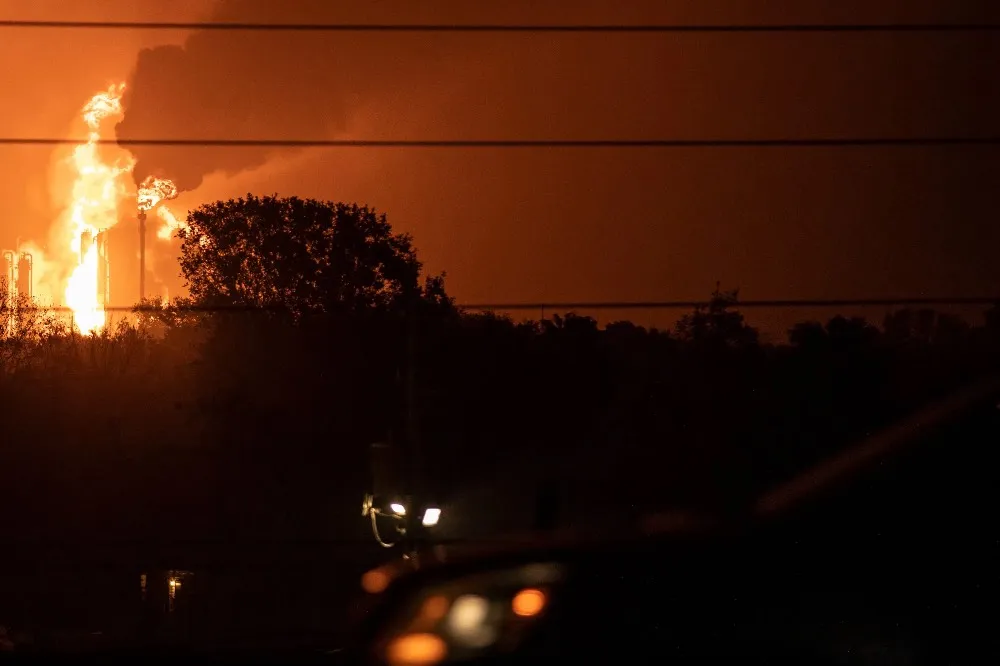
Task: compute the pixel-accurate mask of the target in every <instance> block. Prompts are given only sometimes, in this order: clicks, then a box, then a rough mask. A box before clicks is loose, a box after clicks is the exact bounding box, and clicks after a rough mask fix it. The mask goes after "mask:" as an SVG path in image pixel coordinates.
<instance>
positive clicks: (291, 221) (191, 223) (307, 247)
mask: <svg viewBox="0 0 1000 666" xmlns="http://www.w3.org/2000/svg"><path fill="white" fill-rule="evenodd" d="M187 222H188V226H187V228H184V229H182V230H180V231H179V232H178V233H179V236H180V238H181V241H182V244H181V257H180V266H181V274H182V276H183V277H184V279H185V280H186V282H187V288H188V290H189V293H190V300H191V302H192V303H193V304H196V305H201V306H248V307H261V308H269V307H278V308H282V309H287V310H288V311H289V312H291V313H293V314H294V315H300V314H303V313H329V312H357V311H363V310H383V311H392V310H402V309H404V308H406V307H409V306H411V305H412V303H413V301H414V300H416V298H419V299H420V300H426V301H428V302H430V303H432V304H437V305H450V300H449V299H448V297H447V295H446V294H445V292H444V282H443V279H442V278H441V277H440V276H438V277H432V278H430V279H429V280H428V281H427V283H426V284H425V286H424V287H423V288H421V286H420V284H419V277H420V270H421V264H420V262H419V261H418V260H417V256H416V252H415V250H414V248H413V246H412V243H411V238H410V236H409V235H407V234H400V233H394V232H393V231H392V227H391V226H390V225H389V222H388V221H387V220H386V217H385V215H384V214H377V213H376V212H375V211H374V210H372V209H370V208H368V207H366V206H359V205H357V204H347V203H334V202H330V201H316V200H313V199H299V198H297V197H287V198H282V197H278V196H265V197H255V196H253V195H252V194H248V195H247V196H246V198H241V199H235V200H233V199H230V200H229V201H217V202H215V203H211V204H206V205H203V206H201V207H199V208H197V209H195V210H193V211H192V212H191V213H190V214H189V215H188V218H187Z"/></svg>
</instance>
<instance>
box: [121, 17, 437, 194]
mask: <svg viewBox="0 0 1000 666" xmlns="http://www.w3.org/2000/svg"><path fill="white" fill-rule="evenodd" d="M330 4H332V3H330ZM276 5H284V3H275V2H274V1H273V0H227V1H225V2H222V3H220V5H219V8H218V10H217V11H216V14H215V16H214V17H213V18H212V20H215V21H266V20H268V19H277V20H281V21H285V22H294V21H295V20H310V18H312V19H313V20H316V19H317V18H318V19H319V20H323V17H322V16H318V17H317V16H316V14H315V13H313V14H312V15H311V16H310V12H309V11H307V10H308V9H309V8H310V7H312V8H314V9H315V8H319V9H320V10H322V8H323V7H324V6H325V7H329V6H330V5H329V4H326V3H325V2H324V3H314V2H304V3H302V4H301V5H300V6H298V7H297V9H299V10H300V11H297V12H293V13H294V14H297V15H296V16H290V15H289V14H288V13H287V12H285V13H284V14H283V15H282V16H278V17H274V16H272V15H273V14H274V8H275V6H276ZM292 7H296V5H292ZM319 13H320V14H322V11H320V12H319ZM432 42H433V40H427V39H423V40H420V39H419V38H417V39H413V38H411V37H408V36H405V35H403V36H395V37H393V36H390V37H389V38H388V39H387V38H384V37H380V36H377V35H376V36H374V37H373V36H372V35H371V34H364V33H359V34H340V33H333V34H323V33H305V34H303V33H280V32H279V33H246V32H219V31H200V32H195V33H192V34H191V36H190V37H189V38H188V39H187V40H186V42H185V43H184V45H183V46H182V47H179V46H172V45H171V46H159V47H156V48H151V49H144V50H143V51H142V52H141V53H140V54H139V57H138V60H137V62H136V66H135V69H134V71H133V72H132V75H131V77H130V79H129V81H128V87H127V89H126V92H125V97H124V106H125V117H124V119H123V120H122V121H121V122H120V123H119V124H118V125H117V127H116V133H117V136H118V138H119V139H149V138H184V139H191V138H195V139H197V138H226V139H230V138H231V139H254V138H256V139H260V138H286V139H303V138H306V139H308V138H316V137H323V136H327V135H328V134H329V132H330V130H331V129H336V128H338V127H343V125H344V123H345V121H346V119H347V117H348V115H349V113H350V111H351V109H352V108H353V107H354V106H355V105H356V104H357V103H358V102H359V101H362V100H364V101H370V100H371V99H372V98H373V97H375V96H377V95H379V94H382V93H384V92H387V91H390V90H392V88H393V86H394V85H396V84H397V83H398V82H400V81H403V80H405V78H406V77H412V76H415V75H416V74H417V72H419V71H421V68H422V67H425V66H426V65H427V64H429V59H433V51H434V47H433V43H432ZM397 102H398V100H397ZM397 112H398V113H405V108H403V109H397ZM130 149H131V151H132V153H133V154H134V156H135V157H136V160H137V163H136V168H135V179H136V182H137V183H138V182H141V181H142V180H143V179H145V178H146V177H147V176H150V175H153V176H158V177H165V178H170V179H172V180H173V181H174V182H175V183H176V184H177V186H178V188H179V189H180V190H182V191H184V190H192V189H194V188H196V187H198V186H199V185H200V184H201V182H202V180H203V179H204V177H205V176H206V175H208V174H210V173H213V172H216V171H223V172H227V173H230V174H233V173H237V172H240V171H243V170H245V169H251V168H254V167H256V166H260V165H261V164H263V163H264V162H265V161H266V160H267V159H268V157H269V155H270V153H271V152H273V151H270V150H267V149H257V148H224V149H223V148H209V147H206V148H191V147H165V146H152V147H150V146H131V147H130Z"/></svg>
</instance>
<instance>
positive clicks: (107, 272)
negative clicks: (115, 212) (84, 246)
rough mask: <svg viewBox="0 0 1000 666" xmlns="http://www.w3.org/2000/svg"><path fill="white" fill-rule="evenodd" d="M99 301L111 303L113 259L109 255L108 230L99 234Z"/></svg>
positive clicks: (105, 305) (106, 304)
mask: <svg viewBox="0 0 1000 666" xmlns="http://www.w3.org/2000/svg"><path fill="white" fill-rule="evenodd" d="M96 243H97V302H98V303H101V304H103V305H104V307H108V306H110V305H111V260H110V258H109V257H108V230H107V229H102V230H101V231H99V232H98V234H97V239H96Z"/></svg>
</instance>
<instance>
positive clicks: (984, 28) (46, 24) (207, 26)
mask: <svg viewBox="0 0 1000 666" xmlns="http://www.w3.org/2000/svg"><path fill="white" fill-rule="evenodd" d="M0 28H35V29H72V30H217V31H238V32H408V33H441V32H454V33H459V32H464V33H483V32H493V33H783V32H791V33H809V32H840V33H847V32H854V33H859V32H862V33H864V32H867V33H883V32H994V31H997V30H1000V24H996V23H980V24H976V23H873V24H870V23H854V24H762V25H727V24H699V25H667V24H656V25H629V24H592V25H583V24H577V25H553V24H442V23H427V24H407V23H243V22H196V21H195V22H158V21H22V20H0Z"/></svg>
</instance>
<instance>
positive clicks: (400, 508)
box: [361, 493, 441, 548]
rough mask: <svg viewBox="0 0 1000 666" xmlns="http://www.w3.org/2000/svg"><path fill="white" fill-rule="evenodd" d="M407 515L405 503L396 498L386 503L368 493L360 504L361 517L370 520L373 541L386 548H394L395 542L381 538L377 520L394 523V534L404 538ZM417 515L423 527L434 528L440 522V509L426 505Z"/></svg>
mask: <svg viewBox="0 0 1000 666" xmlns="http://www.w3.org/2000/svg"><path fill="white" fill-rule="evenodd" d="M407 513H408V511H407V508H406V502H405V501H404V500H403V499H402V498H398V497H392V498H389V499H388V501H386V500H384V499H382V498H379V497H376V496H375V495H373V494H370V493H369V494H366V495H365V497H364V500H363V502H362V504H361V515H362V516H367V517H368V518H370V520H371V523H372V532H373V533H374V534H375V540H376V541H378V542H379V543H380V544H381V545H382V546H385V547H386V548H390V547H392V546H395V545H396V542H388V541H386V540H384V539H383V538H382V535H381V534H380V532H379V529H378V521H377V518H378V517H379V516H382V517H385V518H389V519H391V520H394V521H396V532H397V533H398V535H399V536H404V535H405V534H406V527H405V521H406V516H407ZM418 515H419V516H420V524H421V525H423V526H424V527H434V526H435V525H437V524H438V522H440V520H441V509H439V508H438V507H436V506H433V505H428V506H425V507H424V508H423V510H422V511H421V512H420V513H419V514H418Z"/></svg>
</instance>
